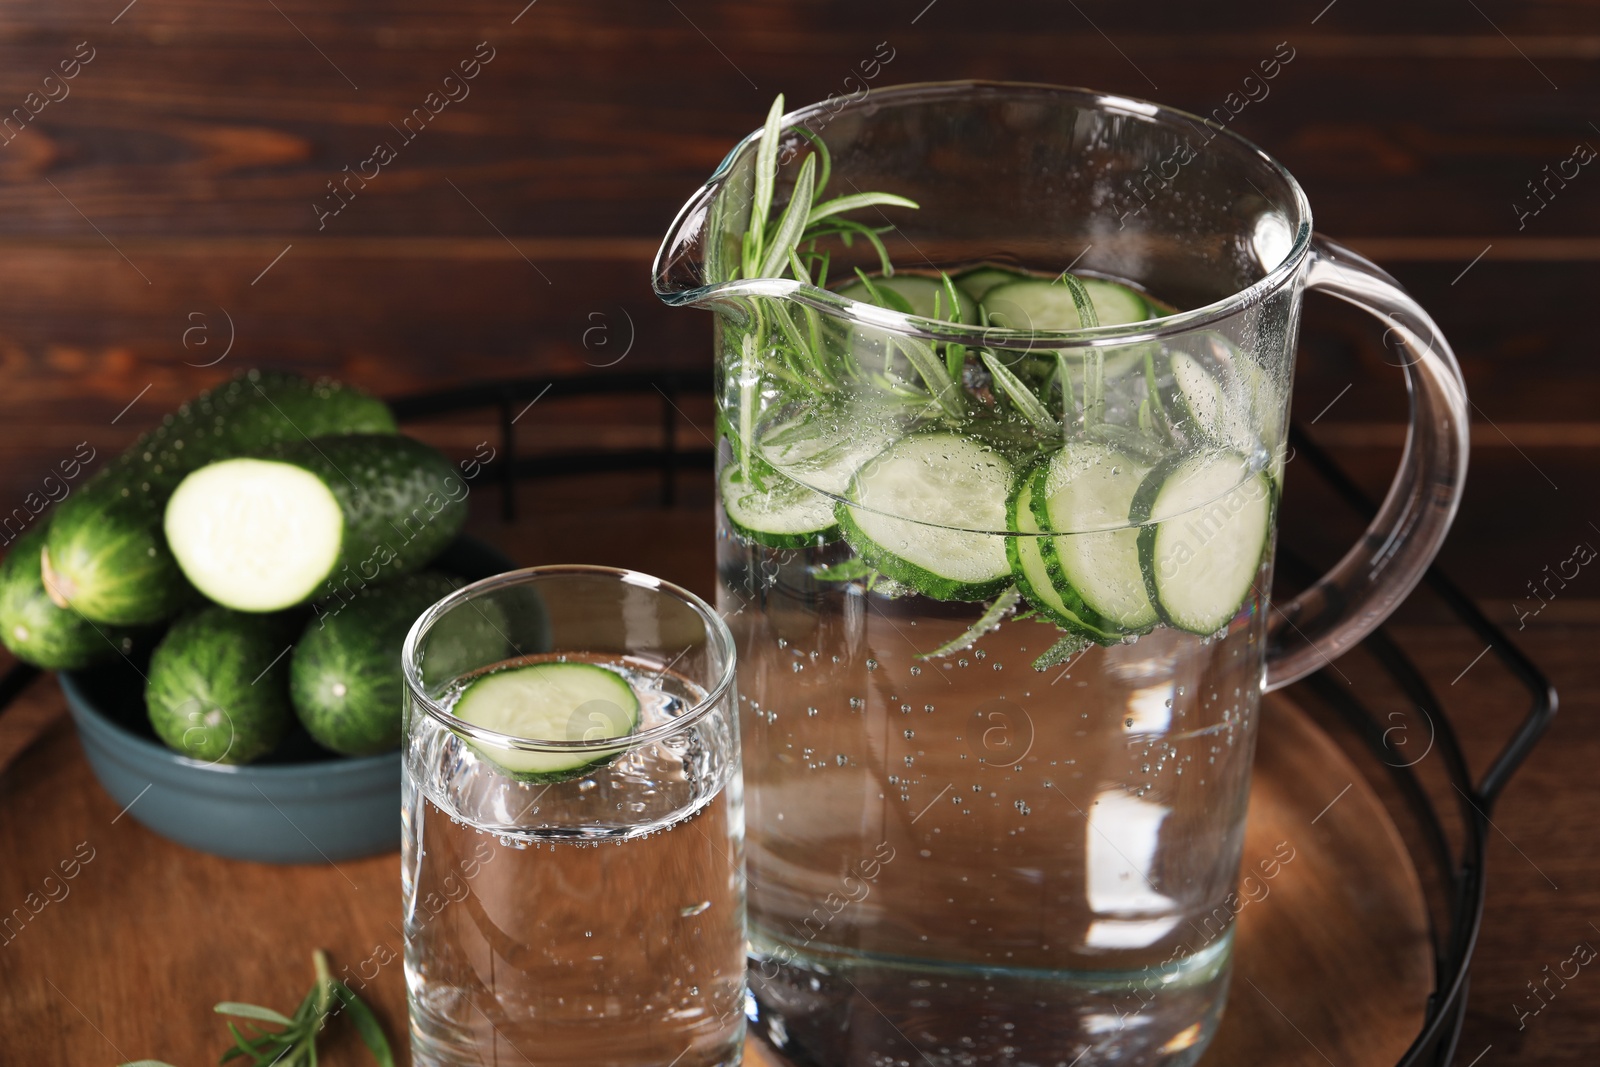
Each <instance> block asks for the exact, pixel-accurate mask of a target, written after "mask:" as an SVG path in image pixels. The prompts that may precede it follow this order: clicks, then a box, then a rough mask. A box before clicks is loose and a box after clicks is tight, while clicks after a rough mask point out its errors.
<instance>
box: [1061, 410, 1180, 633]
mask: <svg viewBox="0 0 1600 1067" xmlns="http://www.w3.org/2000/svg"><path fill="white" fill-rule="evenodd" d="M1148 472H1149V467H1147V466H1146V465H1145V464H1143V463H1141V462H1139V461H1138V460H1136V459H1133V458H1131V457H1129V456H1127V455H1125V454H1123V453H1121V452H1118V451H1116V450H1115V449H1112V448H1109V447H1106V446H1104V445H1098V444H1093V443H1090V442H1078V443H1074V444H1071V445H1067V446H1066V447H1064V448H1062V449H1061V450H1060V451H1059V452H1057V453H1056V454H1055V456H1053V457H1052V458H1051V459H1050V460H1049V462H1048V463H1046V464H1045V465H1043V466H1042V467H1040V469H1039V471H1038V473H1037V474H1036V475H1035V476H1034V486H1033V511H1034V516H1035V518H1036V519H1037V520H1038V522H1039V523H1040V525H1041V526H1042V527H1043V528H1045V529H1048V530H1054V531H1086V532H1082V533H1076V532H1060V533H1057V534H1056V536H1054V537H1050V538H1048V539H1046V541H1045V543H1044V545H1043V554H1044V559H1045V564H1046V566H1047V567H1048V568H1049V570H1050V575H1051V577H1052V578H1053V579H1054V580H1055V581H1056V583H1057V585H1058V586H1059V587H1061V588H1062V589H1063V590H1064V591H1065V590H1070V591H1071V593H1073V594H1076V596H1077V597H1078V598H1079V599H1081V600H1082V602H1083V604H1084V605H1085V606H1086V607H1088V608H1089V609H1090V610H1091V611H1093V612H1095V613H1096V614H1097V615H1099V616H1100V617H1102V618H1103V619H1104V620H1106V622H1107V623H1109V624H1110V625H1111V626H1112V627H1115V628H1118V629H1121V630H1124V631H1126V632H1129V633H1138V632H1142V631H1144V630H1148V629H1149V628H1150V627H1152V626H1154V625H1155V624H1156V622H1157V621H1158V616H1157V614H1156V609H1155V605H1154V604H1152V603H1151V602H1150V596H1149V594H1148V593H1147V592H1146V590H1145V583H1144V574H1143V571H1142V570H1141V569H1140V566H1139V531H1138V530H1137V529H1135V528H1133V527H1130V526H1127V525H1125V524H1126V523H1127V522H1128V521H1129V512H1130V509H1131V508H1132V505H1133V500H1134V496H1135V495H1136V494H1137V492H1138V490H1139V487H1140V485H1141V484H1143V482H1144V479H1145V475H1146V474H1147V473H1148ZM1117 526H1122V528H1120V529H1107V527H1117ZM1064 595H1066V594H1065V593H1064Z"/></svg>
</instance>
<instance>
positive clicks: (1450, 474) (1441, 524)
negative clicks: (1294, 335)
mask: <svg viewBox="0 0 1600 1067" xmlns="http://www.w3.org/2000/svg"><path fill="white" fill-rule="evenodd" d="M1306 288H1307V289H1312V290H1318V291H1320V292H1324V293H1327V294H1328V295H1330V296H1335V297H1338V298H1339V299H1340V300H1343V301H1345V302H1347V303H1350V304H1354V305H1355V306H1356V307H1358V308H1362V309H1363V310H1365V311H1368V312H1371V313H1372V314H1373V315H1374V316H1376V317H1377V318H1378V319H1380V320H1381V321H1382V322H1383V323H1384V324H1385V325H1386V326H1387V327H1388V330H1387V332H1386V333H1385V337H1386V338H1387V337H1388V335H1389V334H1393V335H1394V336H1395V337H1396V338H1397V339H1398V340H1399V342H1400V346H1401V349H1402V350H1403V351H1404V352H1405V354H1406V358H1405V361H1404V368H1403V369H1404V370H1405V375H1406V390H1407V392H1408V393H1409V394H1410V396H1411V425H1410V427H1409V428H1408V429H1407V431H1406V443H1405V450H1404V452H1403V453H1402V454H1401V457H1400V469H1399V470H1398V471H1397V472H1396V473H1395V477H1394V482H1393V483H1392V484H1391V485H1390V486H1389V494H1388V496H1386V497H1385V498H1384V501H1383V506H1382V507H1381V508H1379V509H1378V514H1377V517H1376V518H1374V519H1373V520H1372V525H1370V526H1368V527H1367V532H1366V534H1365V536H1363V537H1362V539H1361V540H1360V541H1359V542H1357V543H1356V545H1355V546H1354V547H1352V548H1351V549H1350V551H1349V552H1346V553H1345V555H1344V558H1343V559H1341V560H1340V561H1339V562H1338V564H1337V565H1336V566H1335V567H1334V568H1333V570H1331V571H1329V572H1328V573H1327V574H1326V575H1324V576H1323V577H1322V578H1321V579H1320V580H1318V581H1317V583H1316V584H1315V585H1313V586H1312V587H1311V588H1309V589H1307V590H1306V591H1305V592H1303V593H1301V594H1300V595H1299V596H1297V597H1295V598H1294V599H1293V600H1291V601H1289V602H1288V603H1287V604H1283V605H1277V604H1274V605H1273V609H1272V620H1271V622H1270V624H1269V627H1268V631H1267V642H1268V644H1267V664H1266V682H1265V688H1266V689H1268V690H1273V689H1278V688H1281V687H1282V686H1286V685H1288V684H1289V683H1291V682H1294V681H1298V680H1299V679H1301V678H1304V677H1305V676H1306V675H1308V674H1311V673H1312V672H1314V671H1316V670H1318V669H1320V668H1322V667H1325V666H1327V665H1328V664H1329V663H1331V662H1332V661H1333V660H1335V659H1337V658H1338V657H1339V656H1341V655H1342V654H1344V653H1345V652H1346V651H1348V650H1349V649H1350V648H1351V647H1352V646H1353V645H1355V644H1356V643H1357V642H1359V641H1360V640H1361V639H1362V638H1363V637H1365V636H1366V635H1367V634H1369V633H1371V632H1372V630H1373V629H1374V628H1376V627H1377V626H1378V625H1379V624H1380V623H1382V622H1383V620H1384V619H1386V618H1388V617H1389V615H1390V613H1391V612H1393V611H1394V609H1395V608H1397V607H1399V606H1400V603H1401V601H1403V600H1405V598H1406V597H1407V596H1408V595H1409V594H1410V592H1411V590H1412V589H1413V588H1414V587H1415V586H1416V584H1417V582H1419V581H1420V580H1421V579H1422V576H1423V574H1424V572H1426V571H1427V569H1428V564H1429V563H1430V562H1432V560H1433V557H1434V555H1435V554H1436V553H1437V552H1438V551H1439V545H1440V544H1441V543H1442V542H1443V541H1444V537H1445V534H1446V533H1447V532H1449V529H1450V521H1451V520H1452V519H1453V518H1454V517H1455V513H1456V507H1457V505H1459V504H1460V502H1461V492H1462V489H1463V488H1464V487H1465V484H1466V477H1467V447H1468V426H1467V390H1466V385H1465V383H1464V382H1463V381H1462V379H1461V368H1460V367H1459V366H1457V365H1456V357H1455V354H1454V353H1452V352H1451V351H1450V346H1449V344H1447V343H1446V342H1445V339H1444V337H1443V336H1442V335H1441V334H1440V333H1439V329H1438V327H1437V326H1435V325H1434V322H1433V319H1431V318H1429V317H1428V313H1427V312H1426V311H1423V310H1422V308H1421V306H1419V305H1418V304H1417V302H1416V301H1415V300H1412V299H1411V297H1410V296H1408V295H1406V292H1405V290H1404V289H1402V288H1400V285H1399V283H1398V282H1396V281H1395V280H1394V279H1393V278H1391V277H1389V275H1387V274H1385V273H1384V272H1383V271H1382V270H1380V269H1379V268H1378V267H1377V266H1375V265H1374V264H1372V263H1370V262H1368V261H1367V260H1365V259H1363V258H1362V257H1361V256H1358V255H1356V254H1355V253H1354V252H1351V251H1350V250H1349V249H1347V248H1344V247H1341V246H1340V245H1338V244H1336V243H1334V242H1333V241H1330V240H1328V239H1327V238H1324V237H1320V236H1318V237H1315V238H1313V246H1312V250H1311V262H1310V266H1309V269H1308V271H1307V274H1306Z"/></svg>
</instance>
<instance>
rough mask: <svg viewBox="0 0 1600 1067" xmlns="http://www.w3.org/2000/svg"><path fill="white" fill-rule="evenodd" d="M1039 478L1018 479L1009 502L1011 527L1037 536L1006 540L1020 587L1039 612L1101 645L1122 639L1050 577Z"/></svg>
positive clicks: (1071, 591) (1031, 475)
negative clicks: (1037, 504) (1036, 491)
mask: <svg viewBox="0 0 1600 1067" xmlns="http://www.w3.org/2000/svg"><path fill="white" fill-rule="evenodd" d="M1036 479H1037V472H1035V471H1030V472H1028V473H1027V474H1025V475H1023V476H1022V477H1021V478H1018V479H1017V485H1016V489H1015V490H1014V491H1013V492H1012V494H1011V502H1010V505H1009V512H1010V517H1011V526H1012V529H1014V530H1016V531H1017V532H1018V533H1021V534H1033V535H1035V536H1031V537H1028V536H1023V537H1012V538H1008V539H1007V542H1006V554H1007V555H1008V557H1009V558H1010V560H1011V573H1012V574H1013V576H1015V578H1016V580H1017V588H1019V589H1020V590H1021V591H1022V595H1023V596H1025V597H1027V599H1028V603H1029V604H1031V605H1033V607H1034V609H1035V610H1036V611H1038V612H1039V614H1041V615H1043V616H1044V617H1045V618H1047V619H1049V620H1050V621H1051V622H1053V623H1055V624H1056V625H1057V626H1059V627H1061V628H1062V629H1063V630H1066V631H1068V632H1070V633H1075V634H1078V635H1079V636H1080V637H1087V638H1088V639H1089V640H1091V641H1094V642H1096V643H1097V644H1102V645H1109V644H1115V643H1117V642H1119V641H1121V640H1122V635H1123V634H1122V630H1120V629H1119V628H1117V627H1116V626H1114V625H1113V624H1111V623H1110V622H1107V621H1106V620H1105V619H1104V618H1102V617H1101V616H1100V615H1099V614H1098V613H1096V612H1095V611H1093V610H1091V609H1090V608H1089V607H1088V605H1086V604H1084V602H1083V599H1082V598H1081V597H1079V596H1078V595H1077V591H1076V590H1074V589H1073V588H1072V587H1071V586H1067V585H1065V584H1063V583H1058V582H1057V581H1056V580H1055V579H1054V578H1052V577H1051V575H1050V567H1049V565H1048V564H1047V563H1046V562H1045V558H1044V542H1045V541H1046V540H1047V538H1045V537H1042V536H1037V535H1039V534H1040V533H1041V532H1042V529H1041V527H1040V526H1039V520H1038V517H1037V516H1036V515H1035V514H1034V512H1033V488H1034V485H1035V484H1037V480H1036Z"/></svg>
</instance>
